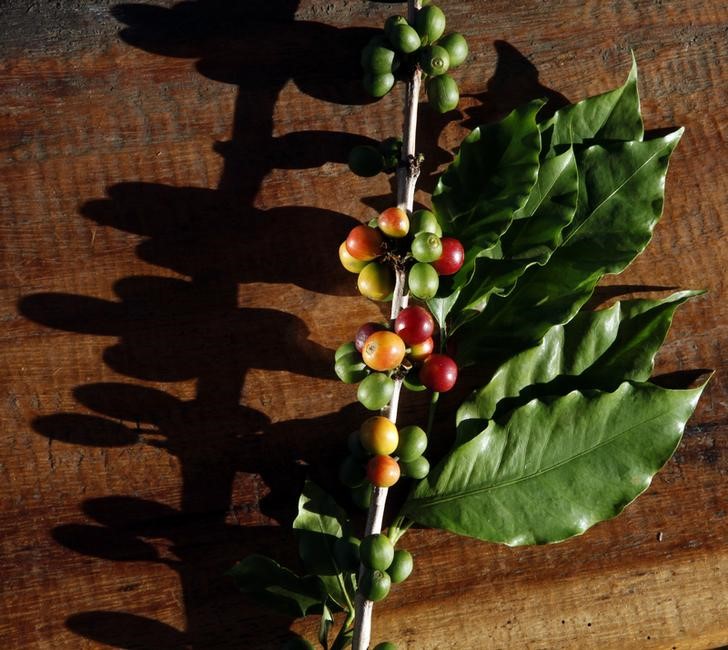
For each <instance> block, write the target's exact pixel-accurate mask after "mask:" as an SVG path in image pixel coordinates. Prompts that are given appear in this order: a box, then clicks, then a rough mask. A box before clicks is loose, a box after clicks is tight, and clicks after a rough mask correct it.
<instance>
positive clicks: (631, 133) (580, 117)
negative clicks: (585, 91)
mask: <svg viewBox="0 0 728 650" xmlns="http://www.w3.org/2000/svg"><path fill="white" fill-rule="evenodd" d="M541 134H542V138H543V149H542V157H544V158H548V157H550V156H553V155H554V154H555V153H557V152H558V151H559V150H563V148H564V147H569V146H571V145H572V144H578V143H581V142H587V141H590V140H598V141H605V140H619V141H623V142H627V141H629V140H641V139H642V137H643V135H644V127H643V124H642V116H641V115H640V98H639V93H638V91H637V62H636V61H635V59H634V55H633V56H632V69H631V70H630V72H629V76H628V77H627V81H625V83H624V85H623V86H621V87H620V88H616V89H615V90H610V91H609V92H606V93H603V94H601V95H597V96H596V97H589V98H588V99H585V100H583V101H580V102H579V103H578V104H572V105H570V106H566V107H564V108H562V109H560V110H558V111H556V113H555V114H554V115H553V116H552V117H551V118H549V119H548V120H546V121H545V122H543V123H542V124H541Z"/></svg>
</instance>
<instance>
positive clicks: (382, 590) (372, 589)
mask: <svg viewBox="0 0 728 650" xmlns="http://www.w3.org/2000/svg"><path fill="white" fill-rule="evenodd" d="M391 586H392V579H391V578H390V577H389V574H387V573H386V572H385V571H377V570H371V569H369V570H366V571H364V574H363V575H362V577H361V580H360V581H359V591H360V593H361V594H362V595H363V596H364V598H366V599H367V600H371V601H372V602H375V603H376V602H379V601H380V600H384V599H385V598H386V597H387V595H388V594H389V589H390V588H391Z"/></svg>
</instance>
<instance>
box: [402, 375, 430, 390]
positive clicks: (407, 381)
mask: <svg viewBox="0 0 728 650" xmlns="http://www.w3.org/2000/svg"><path fill="white" fill-rule="evenodd" d="M402 383H403V384H404V387H405V388H406V389H407V390H411V391H412V392H413V393H421V392H422V391H423V390H427V386H425V385H424V384H423V383H422V382H421V381H420V378H419V376H418V374H417V373H409V374H407V375H405V377H404V379H403V380H402Z"/></svg>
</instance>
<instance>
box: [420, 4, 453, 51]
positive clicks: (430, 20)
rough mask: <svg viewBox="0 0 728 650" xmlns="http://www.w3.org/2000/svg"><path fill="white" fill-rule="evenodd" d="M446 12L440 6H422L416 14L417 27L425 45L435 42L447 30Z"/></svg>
mask: <svg viewBox="0 0 728 650" xmlns="http://www.w3.org/2000/svg"><path fill="white" fill-rule="evenodd" d="M445 22H446V21H445V14H444V13H443V11H442V9H440V7H437V6H435V5H428V6H426V7H422V9H420V10H419V11H418V12H417V15H416V16H415V29H416V30H417V33H418V34H419V35H420V38H421V39H422V44H423V45H428V44H429V43H434V42H435V41H436V40H437V39H438V38H440V36H442V34H443V33H444V31H445Z"/></svg>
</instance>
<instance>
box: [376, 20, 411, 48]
mask: <svg viewBox="0 0 728 650" xmlns="http://www.w3.org/2000/svg"><path fill="white" fill-rule="evenodd" d="M398 25H409V23H408V22H407V19H406V18H405V17H404V16H390V17H389V18H387V20H385V21H384V34H385V35H386V37H387V39H388V40H389V41H390V42H391V40H392V37H391V34H392V30H393V29H394V28H395V27H397V26H398ZM375 38H376V37H375Z"/></svg>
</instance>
